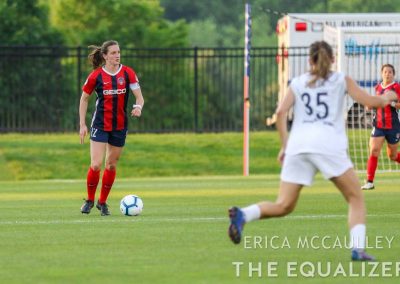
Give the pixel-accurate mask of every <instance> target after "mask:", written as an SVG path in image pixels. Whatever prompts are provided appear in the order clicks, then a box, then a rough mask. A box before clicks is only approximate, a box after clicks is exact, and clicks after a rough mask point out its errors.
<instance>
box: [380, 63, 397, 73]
mask: <svg viewBox="0 0 400 284" xmlns="http://www.w3.org/2000/svg"><path fill="white" fill-rule="evenodd" d="M385 67H389V68H392V71H393V75H396V71H395V70H394V66H393V65H392V64H389V63H386V64H383V65H382V68H381V73H382V71H383V69H384V68H385Z"/></svg>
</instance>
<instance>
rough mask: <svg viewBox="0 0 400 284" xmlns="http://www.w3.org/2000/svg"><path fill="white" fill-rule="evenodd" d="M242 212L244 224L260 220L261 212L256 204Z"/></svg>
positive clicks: (243, 209)
mask: <svg viewBox="0 0 400 284" xmlns="http://www.w3.org/2000/svg"><path fill="white" fill-rule="evenodd" d="M242 211H243V213H244V220H245V221H246V223H248V222H251V221H254V220H258V219H260V216H261V211H260V207H258V205H257V204H253V205H250V206H247V207H245V208H242Z"/></svg>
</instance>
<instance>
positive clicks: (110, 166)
mask: <svg viewBox="0 0 400 284" xmlns="http://www.w3.org/2000/svg"><path fill="white" fill-rule="evenodd" d="M106 169H107V170H109V171H115V170H116V169H117V164H116V163H115V164H107V165H106Z"/></svg>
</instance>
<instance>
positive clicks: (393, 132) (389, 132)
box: [371, 127, 400, 144]
mask: <svg viewBox="0 0 400 284" xmlns="http://www.w3.org/2000/svg"><path fill="white" fill-rule="evenodd" d="M371 137H385V139H386V141H387V142H388V143H389V144H397V143H398V142H399V140H400V130H399V129H394V128H392V129H383V128H377V127H374V128H372V132H371Z"/></svg>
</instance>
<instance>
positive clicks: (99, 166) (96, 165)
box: [90, 163, 101, 172]
mask: <svg viewBox="0 0 400 284" xmlns="http://www.w3.org/2000/svg"><path fill="white" fill-rule="evenodd" d="M90 167H91V168H92V170H93V171H95V172H97V171H100V170H101V164H93V163H92V164H91V165H90Z"/></svg>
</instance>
